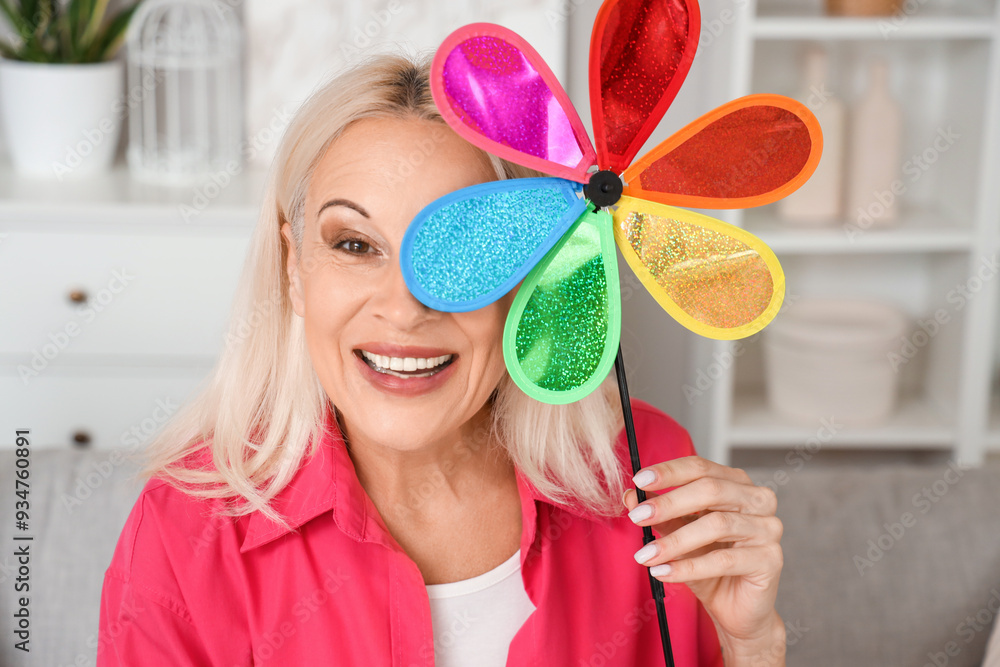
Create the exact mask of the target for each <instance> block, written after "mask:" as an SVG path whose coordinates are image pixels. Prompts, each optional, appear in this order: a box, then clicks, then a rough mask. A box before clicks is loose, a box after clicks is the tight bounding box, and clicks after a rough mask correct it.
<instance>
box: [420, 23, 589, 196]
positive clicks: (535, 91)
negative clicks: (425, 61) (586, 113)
mask: <svg viewBox="0 0 1000 667" xmlns="http://www.w3.org/2000/svg"><path fill="white" fill-rule="evenodd" d="M431 91H432V93H433V95H434V101H435V102H436V103H437V106H438V109H440V111H441V115H442V116H443V117H444V119H445V120H446V121H447V122H448V124H449V125H451V127H452V129H454V130H455V131H456V132H457V133H458V134H459V135H461V136H462V137H463V138H465V139H466V140H467V141H469V142H471V143H473V144H475V145H476V146H479V147H480V148H482V149H484V150H486V151H488V152H490V153H493V154H494V155H499V156H500V157H502V158H505V159H507V160H510V161H511V162H516V163H517V164H520V165H523V166H525V167H529V168H531V169H537V170H538V171H541V172H544V173H546V174H552V175H553V176H559V177H562V178H566V179H570V180H573V181H577V182H580V183H586V182H587V181H588V179H589V176H588V174H587V169H588V168H589V167H591V166H593V165H594V164H595V162H596V154H595V153H594V148H593V146H592V145H591V143H590V139H589V138H588V137H587V131H586V129H585V128H584V126H583V122H582V121H581V120H580V116H579V115H578V114H577V113H576V109H574V108H573V104H572V103H571V102H570V101H569V96H567V95H566V92H565V91H564V90H563V88H562V86H560V85H559V81H558V80H557V79H556V77H555V75H554V74H553V73H552V70H550V69H549V68H548V66H547V65H546V64H545V61H543V60H542V57H541V56H539V55H538V52H536V51H535V50H534V49H533V48H531V46H530V45H529V44H528V43H527V42H525V41H524V40H523V39H522V38H521V37H520V36H518V35H517V34H516V33H514V32H512V31H510V30H508V29H507V28H504V27H502V26H499V25H494V24H491V23H473V24H470V25H467V26H463V27H461V28H459V29H458V30H456V31H455V32H453V33H452V34H451V35H449V36H448V38H447V39H445V41H444V43H443V44H441V47H440V48H439V49H438V51H437V54H436V55H435V57H434V63H433V65H432V67H431Z"/></svg>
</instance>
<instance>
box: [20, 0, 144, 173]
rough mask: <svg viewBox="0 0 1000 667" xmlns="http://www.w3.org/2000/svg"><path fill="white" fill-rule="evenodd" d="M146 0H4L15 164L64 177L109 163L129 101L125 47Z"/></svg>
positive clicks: (105, 167) (97, 169)
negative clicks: (127, 2) (115, 0)
mask: <svg viewBox="0 0 1000 667" xmlns="http://www.w3.org/2000/svg"><path fill="white" fill-rule="evenodd" d="M138 4H139V3H138V2H136V3H134V4H132V5H131V6H128V7H125V8H123V9H121V10H120V11H118V12H117V13H114V15H113V16H110V17H109V18H108V20H105V15H106V14H107V13H108V12H107V10H108V0H68V1H67V0H0V15H2V16H3V17H4V19H6V21H7V23H9V24H10V27H11V28H12V29H13V31H14V39H13V41H11V42H9V43H4V42H3V41H2V40H0V127H2V129H3V133H4V136H5V138H6V144H7V148H8V152H9V153H10V157H11V161H12V163H13V165H14V167H15V169H16V170H17V171H18V172H20V173H24V174H29V175H32V176H47V177H52V178H58V179H60V180H61V179H62V178H64V177H66V176H69V175H71V174H72V175H78V174H87V173H93V172H95V171H102V170H107V169H108V168H109V166H110V165H111V163H112V161H113V160H114V155H115V149H116V148H117V144H118V136H119V134H120V129H121V119H122V116H123V115H124V113H125V108H126V105H125V103H124V97H123V94H122V92H123V91H122V89H123V74H122V62H121V61H120V60H113V58H114V56H115V54H116V53H117V52H118V49H119V48H120V47H121V44H122V41H123V39H124V36H125V30H126V28H127V27H128V23H129V20H130V19H131V18H132V14H133V13H134V12H135V9H136V7H137V6H138Z"/></svg>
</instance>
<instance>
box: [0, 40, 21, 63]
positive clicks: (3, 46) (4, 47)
mask: <svg viewBox="0 0 1000 667" xmlns="http://www.w3.org/2000/svg"><path fill="white" fill-rule="evenodd" d="M0 56H3V57H4V58H6V59H7V60H21V56H20V55H19V54H18V53H17V51H15V50H14V47H12V46H10V45H9V44H7V43H6V42H0Z"/></svg>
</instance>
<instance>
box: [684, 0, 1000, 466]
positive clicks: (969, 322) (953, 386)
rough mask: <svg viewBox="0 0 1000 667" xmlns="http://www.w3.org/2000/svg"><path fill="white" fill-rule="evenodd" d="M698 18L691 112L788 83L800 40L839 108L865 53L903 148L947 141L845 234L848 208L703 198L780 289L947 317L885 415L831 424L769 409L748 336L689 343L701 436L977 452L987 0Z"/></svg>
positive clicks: (991, 218) (986, 322)
mask: <svg viewBox="0 0 1000 667" xmlns="http://www.w3.org/2000/svg"><path fill="white" fill-rule="evenodd" d="M702 20H703V26H705V27H706V29H713V28H714V30H715V33H717V34H713V39H712V40H711V44H710V45H705V44H703V47H702V49H701V51H700V52H699V54H698V59H704V60H706V61H707V64H706V63H703V65H702V66H703V67H706V68H708V70H709V71H711V72H712V73H713V77H712V78H711V80H710V81H707V82H706V81H705V80H704V79H705V77H703V82H702V83H701V86H702V88H703V90H702V96H703V102H704V108H703V111H706V110H708V109H710V108H712V107H714V106H717V105H718V104H722V103H724V102H726V101H728V100H730V99H735V98H737V97H742V96H743V95H747V94H750V93H757V92H770V93H780V94H786V95H793V96H794V95H795V94H796V93H797V91H798V88H799V86H800V85H801V80H802V72H801V67H802V62H803V59H802V55H803V54H804V50H805V48H806V47H808V46H809V45H810V44H816V43H818V44H820V45H822V46H823V47H824V48H825V49H826V51H827V52H828V54H829V55H830V62H831V71H830V82H829V86H828V88H829V90H830V91H831V92H832V93H833V94H835V95H837V96H839V97H840V98H841V99H842V100H844V101H845V103H846V105H847V108H848V113H850V109H851V108H852V103H853V102H854V100H855V99H856V98H857V96H858V94H859V93H860V92H861V86H862V84H863V83H864V77H863V70H864V64H865V63H866V62H867V61H868V60H869V59H871V58H873V57H880V58H884V59H886V60H888V62H889V65H890V70H891V75H890V76H891V84H892V89H893V93H894V95H895V97H896V99H897V101H899V102H900V104H901V106H902V108H903V110H904V123H905V129H904V137H903V154H904V155H911V154H918V153H920V152H921V151H923V150H925V149H926V148H927V147H928V146H931V145H932V142H933V140H934V137H935V133H936V132H937V131H938V130H941V129H945V130H947V129H948V128H951V129H952V130H953V131H954V132H955V133H957V134H958V135H959V139H957V140H956V141H954V143H953V145H952V146H950V147H949V148H948V149H947V150H946V151H942V152H939V154H938V155H937V156H936V158H935V164H933V165H932V166H931V168H929V169H927V170H923V171H921V172H920V175H919V176H918V177H916V178H915V179H914V180H913V181H907V185H908V188H907V192H906V193H904V195H903V199H902V211H901V215H900V221H899V223H898V224H897V225H895V226H894V227H891V228H871V229H869V230H866V231H864V233H862V234H860V235H858V234H853V235H852V234H849V233H848V225H849V224H850V223H849V221H848V220H845V221H844V223H843V224H838V225H834V226H825V227H822V228H802V227H799V228H797V227H796V226H794V225H791V224H787V223H785V222H784V221H782V220H781V219H780V218H779V216H778V214H777V208H776V206H775V205H772V206H768V207H762V208H760V209H752V210H748V211H716V212H714V214H716V215H718V217H720V218H722V219H725V220H727V221H728V222H730V223H732V224H735V225H738V226H742V227H745V228H747V229H749V230H750V231H752V232H754V233H755V234H757V235H758V236H760V238H761V239H763V240H764V241H766V242H767V243H768V244H769V245H770V247H771V248H772V249H773V250H774V251H775V253H776V254H777V255H778V258H779V260H780V261H781V263H782V266H783V268H784V269H785V272H786V276H787V285H788V288H787V293H788V297H787V300H786V302H794V300H795V298H796V297H799V296H869V297H879V298H882V299H884V300H886V301H890V302H892V303H894V304H896V305H898V306H900V307H901V308H903V309H904V310H905V311H906V312H907V313H908V314H909V315H910V316H912V317H913V318H914V320H917V319H919V318H927V317H928V316H929V315H932V314H933V313H934V312H935V311H936V310H938V309H945V310H946V312H947V313H948V315H949V322H948V323H947V324H946V325H944V326H942V327H941V328H940V331H939V332H938V333H937V334H936V335H935V336H933V337H932V338H931V340H930V342H929V343H928V344H927V346H926V347H925V348H923V349H921V350H920V351H919V352H918V354H917V355H916V356H915V357H914V358H913V360H912V362H911V363H907V364H906V366H905V367H904V368H903V369H902V371H901V373H902V379H901V381H902V385H903V392H902V395H901V399H900V402H899V406H898V409H897V411H896V413H895V414H894V415H893V417H892V418H891V419H890V420H888V421H887V423H884V424H882V425H879V426H873V427H866V428H860V427H855V428H852V427H841V428H837V429H835V432H834V433H833V434H832V436H831V435H830V433H829V429H826V430H824V428H823V425H822V424H820V423H817V424H813V425H808V424H795V423H791V422H789V421H787V420H785V419H783V418H782V417H780V416H778V415H776V414H775V413H773V412H772V411H771V410H770V408H769V407H768V404H767V400H766V393H765V385H764V382H765V379H764V371H763V363H762V358H761V357H762V355H761V349H760V348H761V345H760V341H759V340H758V339H757V337H754V338H751V339H748V340H745V341H740V342H710V341H701V342H697V343H695V344H694V347H695V349H694V350H693V352H692V354H691V355H690V357H689V359H690V362H689V368H688V369H687V375H688V378H689V382H692V383H693V382H695V380H696V378H698V377H702V379H703V385H704V384H708V385H709V386H707V387H705V388H704V389H703V390H700V391H701V393H700V395H698V396H697V397H696V398H695V399H693V400H691V401H690V403H691V405H690V408H689V409H690V414H689V415H687V421H688V423H689V427H690V429H691V431H692V433H693V434H694V436H695V438H696V441H698V442H700V443H701V445H700V447H701V449H702V450H703V452H704V453H705V455H706V456H708V457H710V458H713V459H715V460H717V461H720V462H724V463H729V462H730V459H731V457H732V455H733V453H734V452H736V451H746V450H769V451H772V452H775V451H776V452H777V453H779V454H780V453H782V452H784V451H788V450H790V449H792V448H796V447H802V446H804V445H805V444H806V443H808V442H812V443H814V444H816V443H819V445H820V446H822V447H823V448H828V449H835V450H838V449H842V450H852V451H862V452H874V451H880V452H884V451H914V452H927V451H933V452H939V453H941V455H942V456H948V457H950V458H955V459H956V460H958V461H960V462H962V463H967V464H980V463H981V462H982V461H983V459H984V455H985V453H986V451H987V450H988V449H989V448H996V449H998V450H1000V395H996V396H994V395H992V394H991V386H992V380H993V372H994V371H993V369H994V365H995V364H994V359H995V357H996V350H997V349H998V348H1000V343H998V341H997V335H998V330H997V320H998V315H1000V313H998V302H1000V289H998V288H997V282H998V278H1000V276H992V279H991V278H987V279H986V280H983V281H981V282H980V281H977V280H973V282H972V283H971V284H970V283H969V281H970V280H972V279H973V277H974V276H975V275H976V273H977V271H978V270H979V269H980V267H982V266H983V263H984V261H985V260H987V259H990V258H992V257H993V256H994V255H995V254H996V253H997V252H998V251H1000V196H998V193H1000V187H998V186H1000V128H998V125H1000V14H998V10H997V7H996V3H995V1H994V0H989V1H986V0H951V1H950V2H947V1H945V0H940V1H936V0H927V2H925V3H920V9H919V10H918V12H917V13H915V14H913V15H909V16H907V15H903V16H901V17H896V18H885V19H853V18H830V17H825V16H823V15H822V3H821V2H819V1H818V0H809V1H808V2H806V1H805V0H803V1H801V2H796V3H795V4H789V3H787V2H785V3H782V2H780V0H746V1H745V2H736V3H733V2H730V1H726V0H704V1H703V3H702ZM705 34H706V33H704V32H703V40H704V36H705ZM698 59H696V62H697V60H698ZM966 284H970V286H971V287H975V288H976V289H975V290H974V291H973V292H972V297H971V298H969V299H964V300H963V301H964V302H963V303H961V305H959V304H958V302H959V299H957V298H956V297H955V296H954V295H955V292H954V290H955V289H956V288H957V287H958V286H959V285H966ZM949 295H951V298H950V299H949ZM779 317H780V315H779ZM725 360H731V363H726V362H725ZM709 376H711V378H712V380H711V382H708V383H705V382H704V378H705V377H709ZM817 381H818V382H821V381H822V379H821V378H817Z"/></svg>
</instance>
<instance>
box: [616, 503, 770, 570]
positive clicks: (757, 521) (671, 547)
mask: <svg viewBox="0 0 1000 667" xmlns="http://www.w3.org/2000/svg"><path fill="white" fill-rule="evenodd" d="M782 531H783V526H782V524H781V520H780V519H778V518H777V517H773V516H752V515H749V514H738V513H736V512H711V513H709V514H706V515H705V516H703V517H701V518H700V519H698V520H697V521H693V522H691V523H688V524H685V525H683V526H681V527H679V528H677V530H675V531H673V532H671V533H669V534H667V535H665V536H663V537H661V538H659V539H657V540H653V541H652V542H650V543H649V544H648V545H646V546H647V547H648V546H650V545H653V548H652V549H648V550H646V551H643V549H645V548H646V547H643V549H640V550H639V551H637V552H636V556H635V559H636V561H638V562H640V563H641V564H642V565H646V566H652V565H659V564H660V563H667V562H669V561H673V560H677V559H681V558H689V557H691V556H693V555H696V554H695V553H694V552H697V551H699V550H701V549H704V548H705V547H709V546H713V545H719V544H725V543H729V544H736V545H739V546H740V547H749V546H763V545H767V544H774V543H777V542H779V541H780V540H781V534H782Z"/></svg>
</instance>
